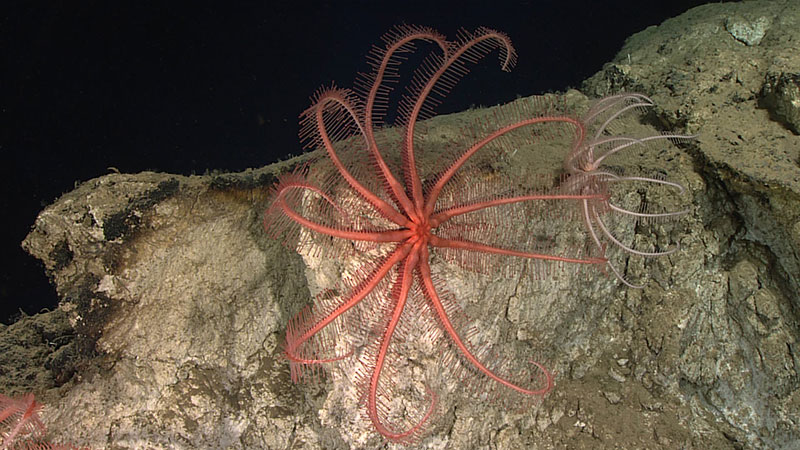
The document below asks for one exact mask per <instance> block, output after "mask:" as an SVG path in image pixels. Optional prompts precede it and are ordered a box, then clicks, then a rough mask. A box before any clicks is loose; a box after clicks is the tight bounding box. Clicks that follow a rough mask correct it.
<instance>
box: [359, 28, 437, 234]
mask: <svg viewBox="0 0 800 450" xmlns="http://www.w3.org/2000/svg"><path fill="white" fill-rule="evenodd" d="M384 40H385V41H388V42H389V44H388V45H387V47H386V48H385V49H380V50H378V49H374V50H373V52H372V53H373V54H372V58H371V59H372V60H373V64H374V66H375V69H374V72H373V73H372V75H371V76H370V78H369V80H368V81H369V83H368V84H369V93H368V94H367V95H366V105H365V108H364V124H365V127H364V135H365V137H366V140H367V146H368V148H369V151H370V153H371V154H372V157H373V159H374V161H375V165H376V167H377V169H378V170H379V171H380V174H381V176H382V177H383V179H384V180H385V181H386V184H387V186H388V189H389V191H390V194H391V195H392V197H393V198H394V199H396V200H397V202H398V203H399V204H400V206H401V207H402V208H403V210H404V211H405V213H406V214H407V215H408V217H410V218H412V219H414V218H417V217H418V212H417V211H415V209H414V208H413V205H412V203H411V201H410V199H409V198H408V195H407V194H406V192H405V188H404V187H403V185H402V184H401V183H400V182H399V181H398V180H397V178H396V177H395V176H394V175H393V174H392V172H391V170H389V166H388V165H387V164H386V161H385V160H384V159H383V156H382V155H381V153H380V151H379V150H378V143H377V142H376V140H375V134H374V132H373V129H374V128H375V124H374V122H373V121H374V119H375V117H374V116H375V114H376V103H385V102H386V101H387V97H388V93H389V88H388V87H387V86H386V85H384V80H385V78H386V77H387V76H388V77H391V78H394V77H395V76H396V73H395V72H396V69H395V68H394V66H396V65H397V64H398V62H399V61H400V58H401V57H402V56H397V54H398V53H403V52H404V51H407V50H408V49H410V48H412V45H413V42H414V41H429V42H434V43H436V45H438V46H439V48H441V50H442V52H443V53H444V56H443V57H444V58H446V57H447V54H448V51H449V44H448V42H447V40H446V39H445V38H444V36H442V35H441V34H439V33H437V32H436V31H434V30H432V29H429V28H424V27H409V26H401V27H398V28H397V29H395V30H394V31H393V32H391V33H390V34H388V35H387V36H385V37H384Z"/></svg>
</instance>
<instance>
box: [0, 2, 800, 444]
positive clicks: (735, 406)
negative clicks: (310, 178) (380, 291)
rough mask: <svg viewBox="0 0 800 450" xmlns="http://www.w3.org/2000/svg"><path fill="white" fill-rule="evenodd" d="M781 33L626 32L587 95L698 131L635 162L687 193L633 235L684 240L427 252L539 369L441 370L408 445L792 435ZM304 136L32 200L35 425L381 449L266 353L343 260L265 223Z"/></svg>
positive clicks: (787, 103)
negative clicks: (603, 247) (48, 291)
mask: <svg viewBox="0 0 800 450" xmlns="http://www.w3.org/2000/svg"><path fill="white" fill-rule="evenodd" d="M798 43H800V8H797V6H796V2H792V1H764V2H760V1H754V2H744V3H736V4H712V5H706V6H702V7H698V8H695V9H692V10H690V11H688V12H687V13H685V14H683V15H681V16H679V17H677V18H674V19H670V20H668V21H666V22H664V23H663V24H662V25H660V26H658V27H651V28H648V29H647V30H644V31H643V32H641V33H638V34H636V35H634V36H632V37H631V38H630V39H628V41H627V42H626V43H625V46H624V47H623V49H622V50H621V51H620V53H619V55H618V56H617V57H616V58H615V60H614V61H613V62H611V63H609V64H607V65H606V66H605V67H604V68H603V70H602V71H601V72H599V73H598V74H596V75H595V76H594V77H592V78H591V79H589V80H587V81H586V82H585V84H584V86H583V89H582V91H583V93H585V94H587V95H589V96H590V97H594V96H600V95H604V94H607V93H610V92H616V91H619V90H627V91H637V92H642V93H644V94H647V95H649V96H651V97H652V98H653V99H654V101H655V103H656V105H657V107H658V108H657V109H656V110H655V111H653V112H651V113H650V114H648V115H647V116H645V117H644V119H643V121H642V122H641V123H632V124H630V125H629V126H631V127H638V128H640V129H649V130H650V131H649V132H650V133H653V132H657V130H671V131H673V132H685V133H692V134H695V133H696V134H698V138H697V140H696V141H695V142H694V143H690V144H688V145H686V146H684V147H683V148H680V149H679V148H675V147H673V146H670V145H663V146H658V147H656V149H657V151H652V150H653V149H650V151H648V152H646V153H643V154H642V155H640V158H639V159H638V160H635V161H632V162H629V164H634V165H637V166H639V167H640V168H641V169H642V170H648V171H652V170H656V169H658V170H662V171H663V172H664V173H666V174H667V176H668V178H669V179H671V180H674V181H678V182H680V183H682V184H684V185H685V186H686V187H687V188H688V189H687V191H688V192H687V194H686V195H685V196H684V198H682V199H680V201H682V202H685V203H686V204H688V205H690V207H691V213H690V214H688V215H687V216H685V217H684V218H683V219H681V220H680V221H678V222H676V223H674V224H672V225H671V226H667V225H657V226H649V227H641V228H640V229H637V230H635V231H636V233H637V234H636V236H635V237H634V236H633V235H631V238H635V239H637V242H640V243H644V244H650V245H656V244H658V245H659V246H666V245H668V244H669V243H670V242H680V244H681V247H682V250H681V251H680V252H679V253H676V254H673V255H670V256H669V257H662V258H653V259H647V260H644V261H635V260H633V259H632V260H631V261H630V263H629V264H628V267H627V271H628V273H629V274H630V275H631V276H635V277H639V276H641V277H647V278H648V279H649V282H648V283H647V285H646V287H645V288H644V289H641V290H635V289H629V288H626V287H625V286H622V285H621V284H620V283H618V282H615V281H614V280H613V279H612V278H609V277H605V276H603V275H601V274H597V273H590V272H578V273H577V274H575V275H574V276H571V277H566V276H564V277H559V278H555V279H550V280H545V281H536V282H532V281H528V280H526V279H522V278H515V279H510V280H494V279H493V278H492V277H491V276H479V275H474V274H470V273H467V272H464V271H461V270H459V269H458V268H457V267H455V266H449V265H446V264H444V263H442V264H441V265H440V266H439V269H438V270H440V271H442V272H443V273H446V274H447V276H448V279H449V280H450V281H449V287H450V289H451V290H452V291H453V292H454V293H455V294H456V295H457V297H458V298H459V300H460V301H462V304H463V307H464V308H465V309H466V310H467V312H468V313H469V314H471V315H472V316H473V317H475V318H478V319H479V320H480V321H481V323H482V324H483V326H482V329H483V330H484V332H485V333H486V334H487V335H488V336H490V338H491V339H493V340H494V341H495V342H497V343H498V345H499V346H500V348H509V349H512V348H515V349H518V350H520V351H521V352H523V353H525V354H536V355H538V356H542V357H543V358H544V359H546V360H547V361H548V362H549V367H551V368H553V369H554V370H555V372H556V373H557V378H556V387H555V389H554V391H553V392H552V393H551V394H550V395H549V396H548V397H546V398H545V400H544V401H543V403H542V404H541V405H540V406H539V407H537V408H534V409H530V410H523V411H508V410H504V409H502V408H498V407H496V406H493V405H491V404H485V403H483V402H479V401H475V400H474V399H471V398H470V397H468V396H464V395H460V394H459V390H458V386H457V384H453V385H452V386H450V388H451V389H450V395H449V396H448V398H447V399H446V407H447V409H446V413H445V417H444V419H443V420H441V421H440V422H439V423H437V424H436V425H435V427H434V430H433V433H432V434H431V435H429V436H428V437H427V438H425V439H424V440H423V441H422V442H421V443H420V444H419V447H420V448H430V449H433V448H539V449H550V448H553V449H555V448H578V449H580V448H586V449H589V448H687V449H693V448H703V449H707V448H793V447H795V448H796V446H798V445H800V432H799V431H798V430H800V377H798V370H799V369H800V351H799V350H798V338H800V324H799V323H798V318H799V317H800V313H799V311H800V284H798V282H799V280H800V136H798V134H797V133H798V117H800V113H799V112H798V110H799V109H800V99H798V80H800V48H798V45H799V44H798ZM521 57H525V55H521ZM566 98H567V101H568V102H569V103H570V104H573V105H575V107H576V108H577V109H582V108H586V107H587V105H588V104H589V100H588V98H587V97H586V96H585V95H584V94H582V93H580V92H577V91H570V92H568V93H567V94H566ZM484 114H491V110H477V111H470V112H466V113H463V114H460V115H452V116H446V117H440V118H436V119H434V120H432V121H429V122H428V123H427V125H426V127H427V129H428V130H429V134H428V136H429V139H430V141H431V142H433V141H435V140H440V141H441V142H442V145H443V146H446V145H447V143H448V142H450V141H452V140H453V136H455V135H456V133H457V130H458V129H459V128H460V127H461V126H462V125H463V124H464V123H465V122H469V121H473V120H480V117H481V115H484ZM537 152H538V150H537ZM531 155H533V156H531V158H533V157H539V158H541V157H542V153H541V152H538V153H531ZM311 157H313V155H305V156H303V157H301V158H300V159H299V160H291V161H287V162H284V163H280V164H277V165H273V166H270V167H266V168H263V169H259V170H251V171H247V172H244V173H239V174H224V175H213V176H205V177H181V176H174V175H168V174H155V173H142V174H137V175H124V174H112V175H107V176H104V177H100V178H97V179H94V180H91V181H88V182H86V183H84V184H82V185H81V186H79V187H78V188H77V189H76V190H74V191H73V192H70V193H68V194H66V195H64V196H63V197H62V198H60V199H59V200H58V201H57V202H56V203H54V204H53V205H51V206H49V207H47V208H46V209H45V210H44V211H42V213H41V214H40V215H39V217H38V218H37V220H36V223H35V225H34V228H33V231H32V232H31V234H30V235H29V236H28V237H27V239H26V240H25V242H24V243H23V245H24V247H25V248H26V249H27V250H28V251H29V252H30V253H31V254H33V255H34V256H36V257H37V258H39V259H41V260H42V261H43V262H44V264H45V266H46V268H47V271H48V274H49V275H50V276H51V278H52V280H53V282H54V284H55V285H56V288H57V290H58V293H59V295H60V297H61V299H62V303H61V306H60V309H59V310H58V311H54V312H52V313H47V314H44V315H39V316H37V317H32V318H26V319H23V320H21V321H20V322H18V323H16V324H14V325H12V326H10V327H7V328H4V329H2V330H0V348H2V349H3V352H2V356H0V358H2V359H3V361H2V366H3V367H13V368H14V369H13V370H5V371H4V372H3V373H2V379H1V382H2V389H3V390H4V391H6V392H19V391H23V390H25V391H27V390H34V391H35V392H37V394H38V395H39V397H40V398H39V399H40V400H41V401H43V402H45V403H48V404H49V405H50V408H49V409H48V410H47V412H46V414H45V415H44V420H45V422H46V423H47V425H48V429H49V430H50V433H51V434H52V437H53V438H55V439H58V440H61V441H71V442H74V443H76V444H81V445H90V446H92V447H94V448H109V449H135V448H165V449H166V448H170V449H172V448H175V449H180V448H185V449H192V448H242V449H245V448H247V449H249V448H275V449H282V448H329V449H345V448H379V447H384V446H386V444H384V443H383V442H382V441H381V439H379V438H378V437H377V436H376V435H375V434H374V433H372V432H371V431H370V428H369V426H368V424H365V423H364V422H363V419H362V418H361V417H360V416H359V414H358V412H357V411H358V409H359V408H358V404H357V400H356V399H353V398H352V395H350V394H349V392H350V391H351V390H350V389H349V388H348V385H347V384H346V383H344V382H342V381H340V379H341V377H337V376H336V373H335V371H334V376H332V377H329V378H328V379H327V380H325V381H323V382H322V383H319V384H317V385H313V384H312V385H307V384H304V385H299V386H296V385H293V384H292V383H291V382H290V380H289V373H288V367H287V365H286V364H285V362H284V361H283V360H282V359H281V356H280V346H279V344H280V340H281V339H282V335H283V331H284V327H285V325H286V323H287V321H288V319H289V317H290V316H291V315H292V314H294V313H295V312H296V311H298V310H299V309H300V308H301V307H302V306H303V305H304V304H306V303H307V302H308V301H309V299H310V298H311V296H312V295H313V294H314V293H315V292H317V291H319V290H320V289H322V288H325V287H329V285H330V284H331V283H332V282H333V281H334V280H336V279H337V277H338V276H339V274H340V273H341V271H342V270H343V267H345V266H346V264H344V263H343V264H332V265H331V264H328V265H326V264H324V263H323V262H320V261H315V260H314V258H313V255H297V254H295V253H293V252H290V251H288V250H286V249H285V248H284V247H282V246H281V245H280V243H276V242H272V241H270V240H269V239H267V238H266V236H265V235H264V233H263V231H262V229H261V226H260V214H261V212H262V211H263V210H264V208H265V206H266V205H265V195H266V192H267V190H268V187H269V186H270V185H271V184H272V182H273V181H274V176H275V175H276V174H278V173H281V172H283V171H286V170H290V169H291V167H292V166H294V165H296V164H298V163H300V162H301V161H302V160H307V159H309V158H311ZM551 160H552V163H553V169H554V170H555V169H556V168H558V167H559V166H560V160H559V159H558V156H557V155H556V156H554V157H553V158H552V159H551ZM530 162H531V163H533V162H534V160H531V161H530ZM536 162H537V163H539V162H540V161H536ZM506 169H509V170H510V168H506ZM631 232H633V230H631ZM73 330H74V331H73ZM413 358H414V356H413V355H412V356H410V359H413ZM420 360H423V359H420ZM42 366H43V367H44V369H41V370H37V368H39V367H42ZM426 370H435V367H433V368H431V367H430V366H428V367H427V369H426ZM389 447H391V446H389Z"/></svg>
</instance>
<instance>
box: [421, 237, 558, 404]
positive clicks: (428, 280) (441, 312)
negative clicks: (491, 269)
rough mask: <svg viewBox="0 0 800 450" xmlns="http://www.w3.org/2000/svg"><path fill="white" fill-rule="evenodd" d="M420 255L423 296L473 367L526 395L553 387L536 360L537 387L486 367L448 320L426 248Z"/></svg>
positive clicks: (538, 393)
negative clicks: (539, 375)
mask: <svg viewBox="0 0 800 450" xmlns="http://www.w3.org/2000/svg"><path fill="white" fill-rule="evenodd" d="M421 253H422V255H421V258H420V262H419V269H420V274H421V278H422V284H423V290H424V292H425V296H426V297H427V298H428V299H429V301H430V304H431V307H432V308H433V311H434V313H435V314H436V315H437V317H438V319H439V323H440V324H441V326H442V327H443V328H444V330H445V332H446V333H447V335H448V336H449V337H450V339H451V340H452V342H453V345H455V346H456V347H457V348H458V350H459V352H461V355H462V356H463V357H464V358H465V359H466V360H467V361H469V362H470V363H471V364H472V365H473V366H475V368H476V369H477V370H478V371H480V372H481V373H483V374H484V375H486V376H487V377H489V378H490V379H492V380H494V381H495V382H497V383H500V384H501V385H503V386H505V387H507V388H509V389H511V390H513V391H515V392H518V393H520V394H523V395H526V396H541V395H544V394H546V393H547V392H549V391H550V390H551V389H552V388H553V375H552V374H551V373H550V372H549V371H548V370H547V369H545V367H544V366H542V365H541V364H539V363H537V362H532V364H533V365H534V366H536V367H537V368H538V369H539V370H540V371H541V372H542V374H543V376H544V380H545V383H544V386H542V387H538V388H529V387H525V386H522V385H521V384H519V383H516V382H514V381H512V380H511V379H510V377H508V376H504V375H502V374H500V373H497V372H496V371H494V370H492V369H490V368H489V367H487V365H486V364H484V362H482V361H481V360H480V359H479V358H478V357H477V356H476V355H475V354H474V353H473V351H472V349H471V345H470V344H468V343H467V342H465V341H464V340H463V339H462V337H461V335H460V334H459V331H458V330H457V329H456V327H455V325H454V324H453V322H451V321H450V317H449V314H448V311H447V310H446V309H445V307H444V305H443V303H442V300H441V299H440V298H439V295H438V293H437V292H436V287H435V286H434V284H433V278H432V276H431V269H430V265H429V264H428V258H427V257H428V251H427V249H422V252H421Z"/></svg>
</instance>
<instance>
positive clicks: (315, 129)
mask: <svg viewBox="0 0 800 450" xmlns="http://www.w3.org/2000/svg"><path fill="white" fill-rule="evenodd" d="M338 108H341V110H337V109H338ZM332 111H333V112H332ZM326 113H328V114H334V117H333V119H332V122H333V124H331V129H330V130H329V127H328V126H326V122H325V114H326ZM304 114H305V116H306V118H305V119H304V123H305V125H304V128H303V132H302V133H303V135H304V136H306V135H309V134H310V135H313V136H314V138H313V139H312V142H314V143H316V144H318V145H321V146H322V147H323V148H325V151H326V152H327V153H328V156H329V157H330V160H331V162H332V163H333V165H334V167H336V170H338V171H339V173H340V174H341V176H342V178H344V180H345V181H346V182H347V184H349V185H350V187H351V188H353V190H354V191H355V192H356V193H358V194H359V195H360V196H361V197H362V198H364V199H365V200H366V201H367V202H369V204H371V205H372V206H373V207H374V208H375V209H376V210H377V211H378V212H379V213H380V214H381V215H382V216H383V217H385V218H386V219H388V220H391V221H392V222H394V223H396V224H397V225H398V226H401V227H405V226H408V224H409V223H410V221H409V219H408V218H407V217H406V216H405V215H403V214H401V213H400V212H399V211H397V210H396V209H395V208H394V207H393V206H392V205H390V204H389V203H387V202H386V201H384V200H383V199H382V198H380V197H378V196H377V195H375V193H373V192H372V191H370V190H369V189H367V188H366V187H365V186H364V185H363V184H361V182H359V181H358V180H357V179H356V177H354V176H353V174H351V173H350V171H349V170H348V169H347V167H345V165H344V163H342V161H341V159H340V158H339V155H338V154H337V152H336V148H335V144H334V143H335V142H336V141H338V140H340V139H346V138H347V137H348V135H347V133H346V132H345V130H348V128H349V127H354V128H355V129H356V131H357V134H359V135H361V136H362V137H363V138H364V139H365V146H366V147H367V148H368V149H369V150H370V151H371V152H373V153H377V150H375V149H374V148H373V147H374V138H369V137H367V130H368V129H369V128H365V127H364V125H363V124H362V122H361V120H360V119H359V117H360V112H359V111H358V110H357V108H356V106H355V104H354V103H353V101H351V99H350V98H348V95H347V92H346V91H344V90H341V89H329V90H326V91H323V92H321V93H320V94H319V95H318V97H317V102H316V103H315V104H314V105H313V106H312V107H311V108H310V109H309V110H308V111H306V112H305V113H304ZM329 132H332V133H333V135H331V134H330V133H329ZM369 133H370V134H371V133H372V132H371V131H369ZM306 138H307V137H306ZM377 156H378V157H380V155H377ZM390 175H391V174H390ZM390 184H391V183H390Z"/></svg>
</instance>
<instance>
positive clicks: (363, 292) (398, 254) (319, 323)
mask: <svg viewBox="0 0 800 450" xmlns="http://www.w3.org/2000/svg"><path fill="white" fill-rule="evenodd" d="M411 249H412V245H411V244H408V243H405V244H402V245H400V246H398V247H397V248H396V249H395V250H394V251H393V252H392V253H391V254H390V255H389V256H388V257H386V258H385V259H384V260H383V262H382V263H380V264H379V265H378V266H377V268H376V269H375V270H374V271H372V272H371V273H369V274H368V275H367V276H366V277H365V278H364V280H363V281H362V282H361V283H359V284H358V285H356V286H355V287H354V288H353V289H352V290H351V292H350V293H349V294H348V295H347V296H346V297H345V298H344V299H343V300H341V301H340V302H339V303H336V304H327V303H323V304H319V303H317V304H315V308H314V309H312V310H310V311H306V312H301V313H299V314H298V315H297V316H295V318H294V319H292V321H291V322H290V323H289V326H288V327H287V330H286V348H285V350H284V353H285V354H286V357H287V358H288V359H289V362H290V367H291V373H292V380H294V381H298V380H299V379H300V378H301V375H302V373H303V369H304V367H305V366H308V365H312V364H320V363H326V362H332V361H338V360H341V359H343V358H345V357H347V356H348V355H349V353H347V354H345V355H339V356H335V357H332V358H320V357H319V355H321V353H322V352H324V351H326V350H329V349H327V348H322V347H326V346H330V345H334V344H335V342H328V340H326V339H322V342H314V343H313V344H311V345H308V344H309V341H310V340H312V339H313V338H314V336H317V335H318V334H319V333H320V332H321V331H322V330H323V329H324V328H325V327H327V326H328V325H330V324H331V323H332V322H333V321H334V320H336V319H337V318H338V317H340V316H341V315H342V314H344V313H345V312H347V311H348V310H349V309H351V308H352V307H354V306H355V305H357V304H358V303H359V302H360V301H362V300H363V299H364V298H365V297H366V296H367V295H369V294H370V293H371V292H372V291H373V290H374V289H375V288H376V287H377V286H378V284H379V283H380V281H381V280H382V279H383V278H384V277H385V276H386V275H387V274H388V273H389V271H390V270H391V269H392V267H393V266H394V265H395V264H397V263H399V262H400V261H402V260H403V259H405V258H406V257H407V256H408V254H409V252H410V251H411ZM318 302H319V298H318Z"/></svg>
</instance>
